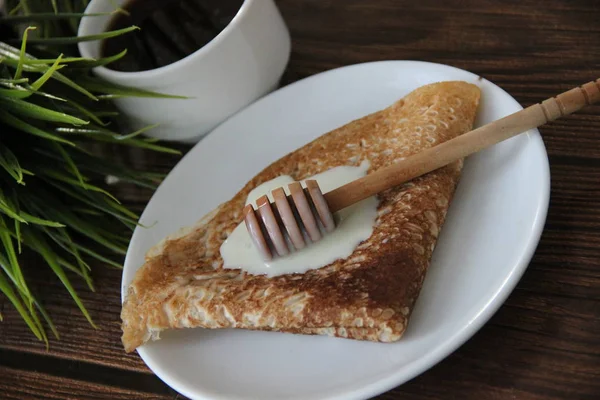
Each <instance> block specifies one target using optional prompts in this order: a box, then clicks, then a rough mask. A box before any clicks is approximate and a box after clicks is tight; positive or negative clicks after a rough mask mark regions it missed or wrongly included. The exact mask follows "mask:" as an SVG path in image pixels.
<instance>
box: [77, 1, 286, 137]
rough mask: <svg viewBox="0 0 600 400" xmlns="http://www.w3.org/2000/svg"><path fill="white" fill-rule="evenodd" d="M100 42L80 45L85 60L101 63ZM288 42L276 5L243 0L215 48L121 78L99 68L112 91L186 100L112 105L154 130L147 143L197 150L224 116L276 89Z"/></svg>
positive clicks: (86, 25)
mask: <svg viewBox="0 0 600 400" xmlns="http://www.w3.org/2000/svg"><path fill="white" fill-rule="evenodd" d="M125 1H126V0H113V1H107V0H92V1H91V2H90V3H89V5H88V6H87V8H86V11H85V12H86V13H104V12H110V11H113V10H114V8H115V6H121V5H122V4H123V3H124V2H125ZM110 18H111V16H92V17H83V18H82V19H81V23H80V25H79V31H78V35H79V36H87V35H93V34H98V33H102V32H104V31H105V30H106V28H107V24H108V22H109V21H110ZM100 46H101V41H99V40H96V41H89V42H81V43H79V51H80V53H81V55H82V56H84V57H91V58H98V57H100V56H101V55H100ZM290 47H291V41H290V35H289V31H288V29H287V27H286V25H285V22H284V20H283V18H282V17H281V14H280V13H279V10H278V9H277V6H276V5H275V3H274V1H273V0H245V1H244V3H243V4H242V6H241V8H240V9H239V10H238V12H237V14H236V15H235V17H234V18H233V19H232V21H231V22H230V23H229V25H227V27H225V29H224V30H223V31H221V32H220V33H219V34H218V35H217V36H216V37H215V38H214V39H213V40H212V41H210V42H209V43H208V44H206V45H205V46H204V47H202V48H200V49H199V50H197V51H196V52H194V53H192V54H191V55H189V56H187V57H185V58H183V59H181V60H179V61H177V62H175V63H172V64H169V65H166V66H164V67H160V68H156V69H152V70H147V71H140V72H121V71H115V70H111V69H109V68H106V67H96V68H94V69H93V71H94V73H95V74H96V75H98V76H99V77H101V78H103V79H105V80H106V81H109V82H111V83H115V84H119V85H124V86H129V87H134V88H139V89H146V90H151V91H156V92H160V93H167V94H173V95H181V96H187V97H191V98H188V99H156V98H143V97H127V98H120V99H115V100H114V102H115V105H116V106H117V108H118V109H119V110H120V111H121V112H122V113H123V114H124V115H125V116H126V117H127V120H128V121H129V123H130V125H131V128H132V129H134V130H137V129H140V128H142V127H144V126H148V125H153V124H156V123H158V124H159V126H158V127H156V128H153V129H151V130H149V131H147V133H146V135H147V136H151V137H156V138H160V139H163V140H170V141H180V142H188V143H194V142H197V141H198V140H200V139H201V138H202V137H203V136H204V135H206V134H207V133H208V132H209V131H210V130H211V129H213V128H214V127H215V126H217V125H218V124H220V123H221V122H223V121H224V120H226V119H227V118H228V117H229V116H231V115H232V114H234V113H236V112H237V111H239V110H240V109H242V108H244V107H245V106H247V105H248V104H250V103H252V102H254V101H255V100H257V99H258V98H260V97H262V96H264V95H265V94H267V93H269V92H270V91H272V90H274V89H275V88H277V86H278V84H279V81H280V79H281V76H282V74H283V71H284V70H285V67H286V65H287V63H288V60H289V55H290Z"/></svg>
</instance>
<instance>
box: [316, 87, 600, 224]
mask: <svg viewBox="0 0 600 400" xmlns="http://www.w3.org/2000/svg"><path fill="white" fill-rule="evenodd" d="M599 101H600V79H598V80H596V81H592V82H588V83H586V84H585V85H583V86H581V87H576V88H573V89H571V90H569V91H567V92H564V93H561V94H559V95H558V96H556V97H553V98H549V99H547V100H544V101H543V102H542V103H541V104H540V103H538V104H534V105H532V106H530V107H527V108H525V109H523V110H521V111H518V112H516V113H514V114H511V115H508V116H506V117H504V118H501V119H498V120H496V121H493V122H490V123H489V124H487V125H484V126H482V127H479V128H477V129H474V130H472V131H470V132H467V133H465V134H463V135H460V136H458V137H456V138H454V139H451V140H448V141H446V142H444V143H441V144H439V145H437V146H434V147H431V148H428V149H426V150H424V151H422V152H420V153H417V154H415V155H413V156H410V157H408V158H406V159H404V160H402V161H399V162H397V163H395V164H393V165H391V166H389V167H386V168H382V169H380V170H378V171H376V172H373V173H371V174H369V175H367V176H364V177H362V178H359V179H357V180H354V181H352V182H350V183H348V184H346V185H344V186H341V187H339V188H337V189H334V190H332V191H330V192H328V193H326V194H325V195H324V196H325V199H326V200H327V204H328V205H329V209H330V210H331V212H336V211H339V210H341V209H343V208H346V207H348V206H351V205H352V204H355V203H357V202H359V201H361V200H364V199H366V198H368V197H370V196H373V195H375V194H377V193H379V192H382V191H384V190H386V189H389V188H392V187H394V186H397V185H400V184H402V183H404V182H407V181H409V180H411V179H414V178H416V177H419V176H421V175H423V174H426V173H428V172H431V171H433V170H436V169H438V168H441V167H443V166H445V165H448V164H450V163H452V162H454V161H457V160H460V159H462V158H464V157H466V156H468V155H470V154H473V153H476V152H478V151H480V150H483V149H485V148H487V147H489V146H492V145H494V144H496V143H499V142H501V141H503V140H506V139H509V138H511V137H513V136H516V135H518V134H520V133H523V132H525V131H527V130H529V129H533V128H537V127H538V126H540V125H543V124H545V123H547V122H549V121H553V120H555V119H558V118H560V117H563V116H565V115H569V114H571V113H574V112H576V111H579V110H580V109H581V108H583V107H584V106H586V105H590V104H594V103H596V102H599Z"/></svg>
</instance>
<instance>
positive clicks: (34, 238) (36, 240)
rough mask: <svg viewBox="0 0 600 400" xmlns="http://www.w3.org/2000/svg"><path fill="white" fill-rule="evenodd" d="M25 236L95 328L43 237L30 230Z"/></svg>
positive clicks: (56, 257)
mask: <svg viewBox="0 0 600 400" xmlns="http://www.w3.org/2000/svg"><path fill="white" fill-rule="evenodd" d="M27 236H28V237H27V239H28V241H30V242H31V243H32V244H33V246H34V247H36V248H37V249H38V250H39V253H40V254H41V255H42V257H43V258H44V260H45V261H46V263H47V264H48V265H49V266H50V268H51V269H52V271H53V272H54V273H55V274H56V276H57V277H58V279H60V281H61V282H62V284H63V285H64V287H65V288H66V289H67V291H68V292H69V294H70V295H71V297H72V298H73V300H74V301H75V304H77V307H79V310H80V311H81V313H82V314H83V315H84V316H85V318H86V319H87V320H88V322H89V323H90V325H92V326H93V327H94V328H96V329H97V328H98V327H97V326H96V324H94V321H93V320H92V318H91V317H90V314H89V313H88V311H87V309H86V308H85V306H84V305H83V303H82V301H81V299H80V298H79V296H78V295H77V292H76V291H75V289H73V286H72V285H71V282H70V281H69V278H68V277H67V275H65V271H64V270H63V269H62V267H61V265H60V264H59V263H58V261H57V259H58V256H57V255H56V254H55V253H54V252H53V251H52V250H51V249H50V247H49V246H48V244H47V243H46V242H45V241H44V239H43V238H42V237H41V236H39V235H36V234H33V233H31V232H30V233H29V234H28V235H27Z"/></svg>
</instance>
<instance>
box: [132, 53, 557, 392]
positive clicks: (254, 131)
mask: <svg viewBox="0 0 600 400" xmlns="http://www.w3.org/2000/svg"><path fill="white" fill-rule="evenodd" d="M442 80H465V81H469V82H472V83H475V84H477V85H479V86H480V87H481V89H482V103H481V106H480V110H479V114H478V120H477V126H479V125H481V124H485V123H487V122H490V121H492V120H496V119H498V118H500V117H503V116H505V115H507V114H510V113H512V112H515V111H518V110H519V109H521V106H520V105H519V104H518V103H517V102H516V101H515V100H514V99H513V98H512V97H511V96H509V95H508V94H507V93H506V92H504V91H503V90H502V89H500V88H499V87H497V86H496V85H494V84H493V83H491V82H489V81H487V80H485V79H481V78H479V77H478V76H476V75H474V74H471V73H469V72H465V71H463V70H459V69H456V68H453V67H449V66H444V65H439V64H430V63H424V62H414V61H387V62H376V63H367V64H359V65H353V66H349V67H344V68H340V69H336V70H332V71H328V72H325V73H322V74H318V75H315V76H312V77H310V78H307V79H304V80H302V81H299V82H296V83H294V84H292V85H289V86H287V87H284V88H283V89H280V90H278V91H276V92H274V93H272V94H270V95H268V96H266V97H264V98H262V99H261V100H259V101H257V102H256V103H254V104H252V105H251V106H249V107H248V108H246V109H245V110H243V111H241V112H240V113H238V114H237V115H235V116H234V117H232V118H230V119H229V120H228V121H226V122H225V123H223V124H222V125H221V126H219V127H218V128H217V129H215V130H214V131H213V132H212V133H211V134H209V135H208V136H207V137H206V138H205V139H203V140H202V141H201V142H200V143H198V144H197V145H196V146H195V147H194V148H193V149H192V150H191V151H190V152H189V153H188V154H187V155H186V156H185V157H184V159H183V160H182V161H181V162H180V163H179V164H178V165H177V166H176V167H175V168H174V169H173V171H171V173H170V174H169V176H168V177H167V179H166V180H165V181H164V182H163V183H162V185H161V186H160V188H159V189H158V190H157V191H156V193H155V194H154V196H153V197H152V200H151V201H150V202H149V204H148V206H147V207H146V210H145V211H144V213H143V215H142V223H143V224H146V225H152V224H154V223H155V224H154V225H152V227H151V228H147V229H145V228H138V229H136V231H135V233H134V235H133V238H132V241H131V245H130V247H129V251H128V253H127V258H126V261H125V270H124V272H123V285H126V284H128V283H129V282H130V281H131V279H132V278H133V275H134V273H135V271H136V270H137V269H138V268H139V267H140V265H141V264H142V262H143V257H144V253H145V252H146V251H147V250H148V249H149V248H150V247H151V246H152V245H154V244H155V243H157V242H159V241H160V240H161V239H162V238H163V237H164V236H166V235H167V234H170V233H172V232H175V231H177V230H178V229H179V228H180V227H182V226H185V225H190V224H193V223H194V222H195V221H196V220H197V219H199V218H201V217H202V216H203V215H204V214H205V213H207V212H208V211H210V210H211V209H212V208H213V207H215V206H216V205H217V204H219V203H221V202H223V201H226V200H228V199H229V198H230V197H231V196H233V195H234V194H235V193H236V192H237V191H238V190H239V188H241V187H242V185H244V184H245V183H246V181H247V180H249V179H250V178H251V177H252V176H254V175H255V174H256V173H258V172H259V171H260V170H261V169H263V168H264V167H265V166H266V165H268V164H269V163H271V162H272V161H274V160H276V159H278V158H279V157H281V156H283V155H285V154H286V153H288V152H290V151H292V150H294V149H296V148H298V147H300V146H302V145H304V144H305V143H306V142H308V141H310V140H312V139H314V138H316V137H317V136H319V135H321V134H323V133H325V132H327V131H329V130H331V129H333V128H336V127H338V126H340V125H342V124H345V123H346V122H349V121H350V120H352V119H355V118H359V117H362V116H364V115H365V114H368V113H371V112H374V111H377V110H379V109H381V108H384V107H386V106H388V105H389V104H391V103H393V102H394V101H396V100H398V99H399V98H401V97H402V96H404V95H405V94H407V93H408V92H409V91H411V90H413V89H416V88H417V87H419V86H422V85H424V84H427V83H431V82H436V81H442ZM198 112H202V110H198ZM549 191H550V176H549V166H548V158H547V155H546V151H545V148H544V145H543V142H542V139H541V137H540V135H539V133H538V131H537V130H534V131H530V132H528V133H525V134H522V135H520V136H518V137H515V138H513V139H510V140H508V141H506V142H503V143H500V144H499V145H496V146H494V147H493V148H490V149H487V150H485V151H483V152H480V153H478V154H476V155H474V156H472V157H470V158H469V159H468V160H467V161H466V163H465V169H464V172H463V175H462V178H461V182H460V184H459V187H458V189H457V193H456V196H455V199H454V201H453V203H452V205H451V207H450V210H449V212H448V219H447V222H446V224H445V225H444V228H443V230H442V234H441V236H440V239H439V242H438V246H437V248H436V250H435V253H434V257H433V261H432V264H431V267H430V269H429V271H428V274H427V277H426V279H425V283H424V286H423V290H422V292H421V295H420V297H419V299H418V301H417V304H416V308H415V311H414V314H413V315H412V319H411V321H410V323H409V326H408V330H407V332H406V334H405V336H404V337H403V338H402V339H401V340H400V341H399V342H397V343H393V344H380V343H369V342H361V341H353V340H348V339H337V338H328V337H320V336H301V335H291V334H282V333H267V332H251V331H243V330H216V331H211V330H204V329H187V330H180V331H172V332H166V333H164V334H163V335H162V337H163V339H162V340H160V341H158V342H154V343H150V344H147V345H144V346H142V347H141V348H139V349H138V351H139V354H140V356H141V357H142V358H143V360H144V361H145V362H146V364H147V365H148V366H149V367H150V368H151V369H152V370H153V371H154V372H155V373H156V375H158V376H159V377H160V379H162V380H163V381H164V382H166V383H167V384H168V385H169V386H171V387H172V388H174V389H175V390H177V391H178V392H180V393H182V394H183V395H185V396H188V397H190V398H192V399H208V398H210V399H261V400H269V399H277V400H279V399H311V400H315V399H358V398H368V397H371V396H375V395H377V394H379V393H382V392H384V391H387V390H389V389H392V388H393V387H395V386H398V385H400V384H402V383H404V382H406V381H407V380H409V379H411V378H413V377H415V376H416V375H418V374H420V373H422V372H423V371H425V370H427V369H428V368H430V367H432V366H433V365H434V364H436V363H437V362H439V361H440V360H442V359H443V358H444V357H446V356H447V355H448V354H450V353H451V352H452V351H454V350H455V349H456V348H458V347H459V346H460V345H461V344H463V343H464V342H465V341H466V340H467V339H469V338H470V337H471V336H472V335H473V334H474V333H475V332H476V331H477V330H478V329H479V328H480V327H481V326H482V325H483V324H484V323H485V322H486V321H487V320H488V319H489V318H490V317H491V316H492V315H493V313H494V312H495V311H496V310H497V309H498V307H499V306H500V305H501V304H502V302H503V301H504V300H505V299H506V297H507V296H508V295H509V293H510V292H511V290H512V289H513V288H514V286H515V285H516V283H517V281H518V280H519V279H520V277H521V275H522V274H523V272H524V270H525V269H526V267H527V265H528V263H529V261H530V259H531V256H532V255H533V252H534V250H535V248H536V246H537V243H538V240H539V237H540V234H541V231H542V228H543V225H544V222H545V218H546V211H547V208H548V199H549Z"/></svg>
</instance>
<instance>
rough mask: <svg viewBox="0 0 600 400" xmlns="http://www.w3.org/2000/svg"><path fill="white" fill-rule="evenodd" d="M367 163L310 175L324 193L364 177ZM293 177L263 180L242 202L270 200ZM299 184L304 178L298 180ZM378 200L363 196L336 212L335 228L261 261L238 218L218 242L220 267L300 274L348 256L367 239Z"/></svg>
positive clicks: (260, 272)
mask: <svg viewBox="0 0 600 400" xmlns="http://www.w3.org/2000/svg"><path fill="white" fill-rule="evenodd" d="M369 165H370V163H369V162H368V161H363V162H362V163H361V165H360V166H358V167H352V166H340V167H335V168H332V169H329V170H327V171H325V172H322V173H320V174H317V175H315V176H313V177H311V178H307V179H315V180H316V181H317V182H318V183H319V186H320V187H321V190H322V191H323V193H327V192H329V191H331V190H333V189H335V188H337V187H340V186H342V185H344V184H346V183H348V182H350V181H353V180H355V179H358V178H360V177H362V176H365V175H366V173H367V170H368V169H369ZM292 182H294V180H293V179H292V178H291V177H290V176H287V175H284V176H279V177H277V178H275V179H273V180H271V181H268V182H265V183H263V184H261V185H259V186H258V187H256V188H255V189H253V190H252V191H251V192H250V193H249V194H248V198H247V199H246V204H250V203H252V204H254V205H255V206H256V204H255V203H254V202H255V201H256V199H258V198H259V197H261V196H263V195H265V194H266V195H268V196H269V198H270V199H271V201H273V198H272V197H271V191H272V190H273V189H276V188H278V187H284V188H285V189H286V193H288V194H289V192H288V191H287V185H288V184H290V183H292ZM301 183H302V185H303V186H305V185H304V181H302V182H301ZM378 204H379V201H378V200H377V198H376V197H375V196H373V197H370V198H368V199H365V200H363V201H361V202H359V203H356V204H355V205H353V206H350V207H347V208H345V209H344V210H341V211H339V212H338V213H336V216H335V217H336V222H337V224H336V229H335V230H334V231H333V232H331V233H328V234H324V236H323V237H322V238H321V240H319V241H318V242H316V243H310V241H309V240H307V243H310V244H308V246H307V247H305V248H304V249H302V250H297V251H296V250H294V251H293V252H292V253H291V254H289V255H287V256H285V257H275V258H274V259H273V260H271V261H264V260H263V259H262V257H261V256H260V254H259V252H258V250H257V249H256V248H255V247H254V244H253V243H252V239H251V238H250V236H249V234H248V231H247V229H246V225H245V223H244V222H243V221H242V223H240V224H239V225H238V226H237V227H236V228H235V230H234V231H233V232H232V233H231V235H230V236H229V238H227V240H226V241H225V242H224V243H223V244H222V245H221V257H222V258H223V263H224V265H223V267H224V268H232V269H238V268H240V269H243V270H245V271H246V272H248V273H250V274H253V275H267V276H269V277H271V276H276V275H283V274H291V273H304V272H306V271H308V270H310V269H316V268H321V267H324V266H325V265H328V264H330V263H332V262H334V261H335V260H337V259H340V258H346V257H348V256H350V255H351V254H352V253H353V252H354V249H355V248H356V246H358V245H359V244H360V243H361V242H362V241H364V240H366V239H368V238H369V237H370V236H371V234H372V233H373V226H374V224H375V220H376V218H377V205H378Z"/></svg>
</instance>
